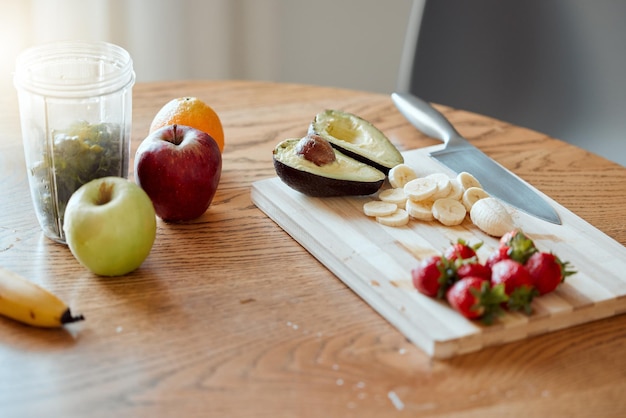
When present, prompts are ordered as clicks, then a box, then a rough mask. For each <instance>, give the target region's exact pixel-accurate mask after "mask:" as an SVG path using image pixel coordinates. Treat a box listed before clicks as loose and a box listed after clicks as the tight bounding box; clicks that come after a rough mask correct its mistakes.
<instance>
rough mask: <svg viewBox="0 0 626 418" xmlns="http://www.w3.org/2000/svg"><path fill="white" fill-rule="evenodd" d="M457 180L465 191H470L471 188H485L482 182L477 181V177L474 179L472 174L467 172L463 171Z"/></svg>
mask: <svg viewBox="0 0 626 418" xmlns="http://www.w3.org/2000/svg"><path fill="white" fill-rule="evenodd" d="M456 179H457V180H458V181H459V182H461V184H462V185H463V188H464V189H465V190H467V189H469V188H470V187H478V188H481V189H482V188H483V186H482V185H481V184H480V182H479V181H478V180H477V179H476V177H474V176H473V175H471V174H470V173H468V172H466V171H462V172H460V173H459V174H458V175H457V176H456Z"/></svg>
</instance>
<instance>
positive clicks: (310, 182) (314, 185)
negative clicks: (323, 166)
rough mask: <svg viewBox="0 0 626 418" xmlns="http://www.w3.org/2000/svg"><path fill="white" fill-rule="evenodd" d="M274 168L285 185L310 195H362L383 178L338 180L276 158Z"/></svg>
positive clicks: (383, 180)
mask: <svg viewBox="0 0 626 418" xmlns="http://www.w3.org/2000/svg"><path fill="white" fill-rule="evenodd" d="M273 161H274V170H276V174H277V175H278V177H279V178H280V179H281V180H282V181H283V183H285V184H286V185H287V186H289V187H291V188H292V189H294V190H296V191H298V192H300V193H303V194H305V195H307V196H311V197H338V196H364V195H370V194H373V193H376V192H377V191H378V190H379V189H380V188H381V187H382V185H383V183H384V182H385V179H384V178H383V179H382V180H379V181H374V182H362V181H353V180H339V179H333V178H329V177H324V176H320V175H317V174H313V173H309V172H306V171H302V170H298V169H297V168H294V167H291V166H288V165H287V164H284V163H282V162H280V161H278V160H277V159H276V158H274V159H273Z"/></svg>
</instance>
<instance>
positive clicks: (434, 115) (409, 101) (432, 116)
mask: <svg viewBox="0 0 626 418" xmlns="http://www.w3.org/2000/svg"><path fill="white" fill-rule="evenodd" d="M391 99H392V100H393V102H394V104H395V105H396V107H397V108H398V110H399V111H400V113H402V114H403V115H404V117H405V118H406V119H407V120H408V121H409V122H411V124H412V125H413V126H415V127H416V128H417V129H419V130H420V131H421V132H423V133H424V134H426V135H428V136H429V137H431V138H435V139H439V140H441V141H443V142H444V143H445V144H446V145H447V144H448V142H450V141H451V140H458V139H461V140H462V141H463V142H464V140H463V139H462V138H461V135H459V133H458V132H457V131H456V129H454V126H452V124H451V123H450V121H448V119H446V118H445V116H443V115H442V114H441V113H440V112H439V111H438V110H437V109H435V108H434V107H432V106H431V105H430V104H429V103H428V102H426V101H424V100H422V99H420V98H419V97H416V96H414V95H412V94H410V93H392V94H391Z"/></svg>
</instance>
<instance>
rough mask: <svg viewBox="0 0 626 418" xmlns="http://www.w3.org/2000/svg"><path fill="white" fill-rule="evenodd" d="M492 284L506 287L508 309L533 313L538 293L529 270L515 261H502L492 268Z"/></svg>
mask: <svg viewBox="0 0 626 418" xmlns="http://www.w3.org/2000/svg"><path fill="white" fill-rule="evenodd" d="M491 284H492V285H494V286H495V285H498V284H503V285H504V293H506V294H507V296H508V297H509V300H508V302H507V307H508V308H509V309H510V310H512V311H518V310H524V311H525V312H526V313H527V314H530V313H531V312H532V307H531V302H532V300H533V298H534V297H535V294H536V293H537V291H536V290H535V288H534V286H533V279H532V278H531V277H530V274H529V273H528V270H526V268H525V267H524V266H523V265H522V264H521V263H519V262H517V261H515V260H502V261H499V262H497V263H495V264H494V265H493V267H491Z"/></svg>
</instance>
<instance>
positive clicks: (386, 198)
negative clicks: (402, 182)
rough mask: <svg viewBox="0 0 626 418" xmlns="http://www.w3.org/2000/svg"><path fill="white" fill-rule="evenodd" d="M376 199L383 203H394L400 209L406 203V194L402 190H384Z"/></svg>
mask: <svg viewBox="0 0 626 418" xmlns="http://www.w3.org/2000/svg"><path fill="white" fill-rule="evenodd" d="M378 198H379V199H380V200H382V201H383V202H389V203H395V204H396V205H398V206H400V207H402V206H404V205H405V203H406V194H404V189H403V188H394V189H385V190H383V191H381V192H380V193H379V194H378Z"/></svg>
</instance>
